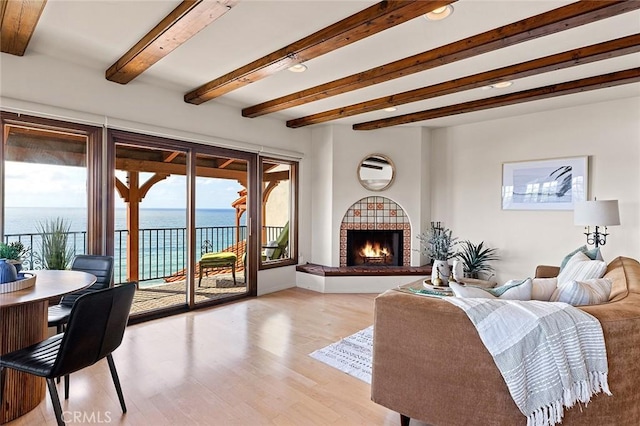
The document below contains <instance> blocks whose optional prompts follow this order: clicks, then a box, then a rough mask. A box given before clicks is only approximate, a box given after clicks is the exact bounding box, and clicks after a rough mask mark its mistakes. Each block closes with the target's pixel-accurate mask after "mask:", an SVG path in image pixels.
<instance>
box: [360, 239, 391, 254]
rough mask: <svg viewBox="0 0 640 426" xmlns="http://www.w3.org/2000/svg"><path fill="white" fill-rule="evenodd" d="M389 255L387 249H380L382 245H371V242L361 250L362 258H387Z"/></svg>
mask: <svg viewBox="0 0 640 426" xmlns="http://www.w3.org/2000/svg"><path fill="white" fill-rule="evenodd" d="M388 255H389V251H388V250H387V248H386V247H380V243H373V244H371V243H370V242H369V241H367V243H366V244H365V245H364V246H363V247H362V249H361V250H360V256H364V257H385V256H388Z"/></svg>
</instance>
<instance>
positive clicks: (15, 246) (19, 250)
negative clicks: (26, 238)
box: [0, 241, 29, 272]
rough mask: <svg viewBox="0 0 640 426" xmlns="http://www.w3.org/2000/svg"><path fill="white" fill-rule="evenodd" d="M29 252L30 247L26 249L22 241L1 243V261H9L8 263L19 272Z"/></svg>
mask: <svg viewBox="0 0 640 426" xmlns="http://www.w3.org/2000/svg"><path fill="white" fill-rule="evenodd" d="M28 252H29V247H25V246H24V244H22V243H21V242H20V241H12V242H10V243H8V244H7V243H0V259H7V262H9V263H11V264H13V266H15V268H16V271H17V272H20V270H21V269H22V261H23V258H24V256H25V255H26V254H27V253H28Z"/></svg>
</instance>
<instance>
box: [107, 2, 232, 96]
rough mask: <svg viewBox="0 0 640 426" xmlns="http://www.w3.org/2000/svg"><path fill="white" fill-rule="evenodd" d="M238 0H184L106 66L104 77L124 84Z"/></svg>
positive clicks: (227, 9)
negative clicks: (119, 56) (107, 67)
mask: <svg viewBox="0 0 640 426" xmlns="http://www.w3.org/2000/svg"><path fill="white" fill-rule="evenodd" d="M239 1H240V0H217V1H209V0H185V1H183V2H182V3H180V4H179V5H178V6H177V7H176V8H175V9H173V11H171V13H169V14H168V15H167V16H166V17H165V18H164V19H163V20H162V21H160V23H159V24H158V25H156V26H155V27H154V28H153V29H152V30H151V31H149V32H148V33H147V34H146V35H145V36H144V37H142V38H141V39H140V41H138V42H137V43H136V44H135V45H134V46H133V47H132V48H131V49H129V51H128V52H127V53H125V54H124V55H123V56H122V57H121V58H120V59H118V60H117V61H116V62H115V63H114V64H113V65H111V66H110V67H109V69H107V71H106V73H105V77H106V79H107V80H110V81H113V82H116V83H120V84H127V83H129V82H130V81H131V80H133V79H134V78H136V77H137V76H139V75H140V74H142V73H143V72H144V71H146V70H147V69H149V68H150V67H151V66H152V65H153V64H155V63H156V62H158V61H159V60H160V59H162V58H164V57H165V56H167V55H168V54H169V53H171V52H173V51H174V50H175V49H176V48H178V47H180V46H181V45H182V44H183V43H185V42H186V41H187V40H189V39H190V38H191V37H193V36H194V35H196V34H197V33H198V32H200V31H201V30H202V29H203V28H205V27H206V26H207V25H209V24H211V23H212V22H213V21H215V20H216V19H218V18H220V17H221V16H222V15H224V14H225V13H227V12H228V11H229V10H231V8H232V7H233V6H235V5H236V4H237V3H238V2H239Z"/></svg>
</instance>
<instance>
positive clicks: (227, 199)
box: [194, 153, 249, 304]
mask: <svg viewBox="0 0 640 426" xmlns="http://www.w3.org/2000/svg"><path fill="white" fill-rule="evenodd" d="M248 164H249V161H248V160H247V159H242V158H238V155H237V154H236V153H227V154H226V156H222V155H213V154H209V153H198V154H196V179H195V192H194V195H195V206H196V209H195V226H196V235H195V247H196V260H197V264H196V271H195V277H196V279H197V284H196V288H195V300H194V302H195V303H196V304H197V303H203V302H208V301H211V300H218V299H224V298H228V297H233V296H237V295H240V294H246V293H247V288H248V287H247V273H246V271H247V268H248V263H247V255H246V250H247V236H248V232H247V216H248V215H249V212H248V211H247V206H248V204H247V201H248V190H247V186H248Z"/></svg>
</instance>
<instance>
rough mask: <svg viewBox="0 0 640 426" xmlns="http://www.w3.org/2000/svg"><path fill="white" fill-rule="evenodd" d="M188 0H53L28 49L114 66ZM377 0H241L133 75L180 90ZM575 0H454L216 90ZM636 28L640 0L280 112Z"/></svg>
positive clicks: (316, 107)
mask: <svg viewBox="0 0 640 426" xmlns="http://www.w3.org/2000/svg"><path fill="white" fill-rule="evenodd" d="M179 3H180V1H179V0H164V1H158V0H140V1H124V0H120V1H102V0H83V1H69V0H49V1H48V2H47V5H46V7H45V9H44V12H43V13H42V16H41V18H40V21H39V23H38V26H37V28H36V31H35V34H34V35H33V38H32V40H31V43H30V44H29V48H28V50H27V54H29V52H30V51H34V52H39V53H42V54H46V55H51V56H55V57H58V58H63V59H65V60H68V61H72V62H76V63H79V64H81V65H83V66H86V67H89V68H91V69H95V72H97V73H101V74H102V75H104V72H105V70H106V69H107V68H108V67H109V66H111V65H112V64H113V63H114V62H115V61H116V60H117V59H118V58H120V56H122V55H123V54H124V53H125V52H126V51H127V50H128V49H129V48H130V47H131V46H133V45H134V44H135V43H136V42H137V41H138V40H139V39H140V38H141V37H143V36H144V35H145V34H146V33H147V32H148V31H149V30H150V29H151V28H153V27H154V26H155V25H156V24H157V23H158V22H159V21H160V20H161V19H162V18H164V17H165V16H166V15H167V14H168V13H169V12H171V11H172V10H173V9H174V8H175V7H176V6H177V5H178V4H179ZM375 3H377V2H376V1H361V0H349V1H340V0H325V1H311V0H296V1H270V0H242V1H240V3H239V4H238V5H237V6H235V7H234V8H233V9H232V10H231V11H229V12H228V13H227V14H225V15H224V16H222V17H221V18H220V19H218V20H216V21H214V22H213V23H212V24H211V25H209V26H208V27H207V28H205V29H204V30H202V31H201V32H200V33H198V34H197V35H195V36H194V37H193V38H191V39H190V40H189V41H187V42H186V43H185V44H184V45H182V46H180V47H179V48H178V49H176V50H175V51H173V52H172V53H171V54H169V55H168V56H167V57H165V58H164V59H162V60H161V61H159V62H158V63H156V64H155V65H153V66H152V67H151V68H150V69H148V70H147V71H146V72H145V73H143V74H142V75H141V76H139V77H138V78H136V79H135V80H133V81H132V82H131V83H129V84H128V85H135V84H141V83H146V84H152V85H159V86H162V87H165V88H169V89H170V90H175V91H176V92H177V94H176V96H182V94H184V93H186V92H189V91H191V90H193V89H195V88H196V87H198V86H200V85H202V84H204V83H206V82H208V81H210V80H212V79H214V78H216V77H219V76H221V75H223V74H225V73H227V72H229V71H232V70H234V69H236V68H238V67H240V66H242V65H245V64H247V63H249V62H251V61H253V60H255V59H258V58H260V57H262V56H264V55H266V54H268V53H271V52H273V51H275V50H277V49H279V48H282V47H284V46H286V45H288V44H290V43H292V42H294V41H297V40H299V39H301V38H303V37H305V36H307V35H309V34H311V33H313V32H315V31H317V30H319V29H321V28H323V27H326V26H328V25H330V24H332V23H334V22H336V21H339V20H341V19H343V18H345V17H347V16H349V15H351V14H353V13H356V12H358V11H360V10H362V9H365V8H366V7H368V6H370V5H372V4H375ZM568 3H572V2H569V1H544V0H537V1H509V0H503V1H489V0H460V1H458V2H456V3H454V8H455V12H454V14H453V15H451V16H450V17H449V18H447V19H446V20H444V21H439V22H433V21H427V20H426V19H424V18H422V17H420V18H416V19H413V20H412V21H409V22H407V23H405V24H401V25H398V26H396V27H394V28H392V29H390V30H387V31H384V32H382V33H379V34H376V35H374V36H372V37H369V38H366V39H364V40H361V41H359V42H356V43H353V44H352V45H350V46H347V47H344V48H342V49H339V50H337V51H334V52H331V53H328V54H326V55H324V56H321V57H319V58H316V59H313V60H311V61H308V62H307V63H306V65H307V66H308V68H309V69H308V70H307V72H305V73H291V72H288V71H282V72H280V73H278V74H276V75H273V76H271V77H268V78H266V79H263V80H261V81H258V82H256V83H253V84H250V85H248V86H245V87H243V88H241V89H238V90H236V91H233V92H230V93H228V94H226V95H224V96H223V97H221V98H217V99H215V100H212V101H209V102H223V103H225V104H228V105H232V106H233V107H235V108H237V109H238V114H240V113H241V112H240V110H241V109H242V108H244V107H247V106H251V105H254V104H257V103H260V102H264V101H267V100H270V99H273V98H276V97H279V96H283V95H287V94H290V93H292V92H295V91H298V90H302V89H305V88H309V87H312V86H315V85H318V84H322V83H325V82H328V81H331V80H334V79H337V78H340V77H345V76H347V75H350V74H353V73H357V72H360V71H364V70H367V69H369V68H372V67H375V66H378V65H383V64H386V63H388V62H391V61H394V60H397V59H401V58H404V57H407V56H410V55H413V54H416V53H420V52H423V51H426V50H429V49H433V48H435V47H438V46H441V45H443V44H447V43H450V42H454V41H457V40H460V39H462V38H465V37H468V36H472V35H474V34H478V33H481V32H484V31H487V30H490V29H492V28H495V27H498V26H502V25H506V24H509V23H512V22H515V21H517V20H520V19H523V18H525V17H528V16H531V15H535V14H539V13H542V12H546V11H548V10H551V9H554V8H557V7H561V6H563V5H566V4H568ZM639 30H640V10H637V11H634V12H629V13H626V14H622V15H619V16H616V17H613V18H609V19H605V20H601V21H598V22H594V23H590V24H587V25H583V26H582V27H578V28H575V29H572V30H567V31H563V32H560V33H557V34H554V35H550V36H546V37H541V38H538V39H535V40H532V41H528V42H524V43H520V44H518V45H515V46H512V47H508V48H505V49H501V50H499V51H495V52H491V53H488V54H484V55H481V56H477V57H474V58H470V59H465V60H462V61H459V62H456V63H453V64H449V65H445V66H441V67H438V68H435V69H431V70H428V71H424V72H421V73H417V74H413V75H410V76H407V77H403V78H399V79H396V80H392V81H390V82H386V83H383V84H379V85H376V86H371V87H368V88H365V89H361V90H358V91H354V92H350V93H347V94H343V95H339V96H334V97H331V98H328V99H325V100H322V101H318V102H314V103H310V104H306V105H302V106H299V107H296V108H291V109H288V110H285V111H282V112H279V113H276V114H272V115H271V116H273V117H275V118H277V119H280V120H282V121H283V126H284V121H285V120H287V119H291V118H298V117H302V116H305V115H309V114H313V113H318V112H321V111H325V110H327V109H332V108H338V107H341V106H346V105H350V104H353V103H357V102H362V101H366V100H369V99H373V98H377V97H380V96H385V95H390V94H393V93H397V92H401V91H405V90H410V89H415V88H419V87H423V86H428V85H431V84H434V83H438V82H442V81H447V80H450V79H453V78H457V77H462V76H465V75H470V74H475V73H477V72H482V71H487V70H491V69H495V68H499V67H502V66H506V65H511V64H516V63H519V62H523V61H526V60H531V59H535V58H538V57H541V56H546V55H550V54H553V53H559V52H562V51H565V50H569V49H574V48H577V47H580V46H586V45H590V44H594V43H598V42H601V41H606V40H611V39H614V38H619V37H623V36H627V35H631V34H635V33H637V32H638V31H639ZM639 65H640V53H636V54H632V55H626V56H622V57H618V58H614V59H610V60H606V61H599V62H595V63H591V64H587V65H581V66H577V67H572V68H568V69H565V70H561V71H556V72H549V73H546V74H542V75H538V76H535V77H529V78H524V79H521V80H517V81H515V82H514V85H513V86H511V87H510V88H508V89H500V90H498V89H493V90H481V89H475V90H470V91H466V92H461V93H456V94H453V95H448V96H442V97H439V98H435V99H431V100H427V101H421V102H415V103H411V104H406V105H402V106H400V107H399V108H398V111H397V112H395V113H387V112H382V111H380V112H372V113H367V114H361V115H357V116H353V117H349V118H345V119H342V120H338V121H335V123H348V124H353V123H358V122H364V121H369V120H375V119H379V118H387V117H391V116H393V115H399V114H405V113H410V112H415V111H421V110H425V109H430V108H434V107H439V106H444V105H449V104H455V103H460V102H465V101H470V100H474V99H479V98H484V97H490V96H496V95H502V94H505V93H509V92H517V91H521V90H525V89H530V88H535V87H540V86H546V85H549V84H553V83H558V82H562V81H568V80H574V79H578V78H583V77H589V76H594V75H599V74H604V73H609V72H613V71H619V70H624V69H628V68H633V67H638V66H639ZM113 84H117V83H113ZM631 96H640V83H635V84H631V85H623V86H618V87H613V88H608V89H601V90H595V91H591V92H586V93H581V94H575V95H568V96H562V97H557V98H552V99H548V100H541V101H535V102H529V103H526V104H520V105H515V106H510V107H502V108H495V109H492V110H486V111H481V112H475V113H468V114H461V115H457V116H451V117H445V118H440V119H434V120H427V121H423V122H419V123H414V124H413V126H429V127H439V126H450V125H456V124H463V123H469V122H475V121H481V120H489V119H495V118H500V117H505V116H512V115H517V114H523V113H528V112H535V111H541V110H547V109H555V108H563V107H568V106H572V105H579V104H585V103H591V102H601V101H607V100H612V99H616V98H623V97H631Z"/></svg>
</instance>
